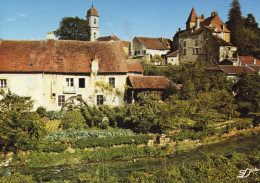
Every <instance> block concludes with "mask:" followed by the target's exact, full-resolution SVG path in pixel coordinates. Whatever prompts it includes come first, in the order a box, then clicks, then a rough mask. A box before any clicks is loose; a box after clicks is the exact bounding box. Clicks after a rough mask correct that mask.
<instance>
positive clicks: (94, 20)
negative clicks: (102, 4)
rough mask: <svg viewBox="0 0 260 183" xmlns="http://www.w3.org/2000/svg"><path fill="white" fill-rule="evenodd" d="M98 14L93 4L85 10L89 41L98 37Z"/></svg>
mask: <svg viewBox="0 0 260 183" xmlns="http://www.w3.org/2000/svg"><path fill="white" fill-rule="evenodd" d="M98 18H99V16H98V11H97V10H96V9H95V8H94V6H93V4H92V7H91V8H90V9H89V10H88V11H87V21H88V22H89V26H90V33H91V36H90V41H95V40H96V39H97V38H99V19H98Z"/></svg>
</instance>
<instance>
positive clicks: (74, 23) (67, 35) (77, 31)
mask: <svg viewBox="0 0 260 183" xmlns="http://www.w3.org/2000/svg"><path fill="white" fill-rule="evenodd" d="M90 34H91V33H90V26H89V24H88V22H87V21H86V20H84V19H80V18H78V17H75V18H73V17H64V18H63V19H62V20H61V22H60V27H59V28H58V29H57V30H56V31H55V35H56V36H57V37H58V38H59V39H62V40H81V41H89V40H90Z"/></svg>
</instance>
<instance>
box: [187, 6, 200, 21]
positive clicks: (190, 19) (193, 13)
mask: <svg viewBox="0 0 260 183" xmlns="http://www.w3.org/2000/svg"><path fill="white" fill-rule="evenodd" d="M197 18H198V16H197V14H196V11H195V9H194V8H192V9H191V12H190V15H189V18H188V20H187V22H195V21H196V19H197Z"/></svg>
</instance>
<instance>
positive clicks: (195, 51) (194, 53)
mask: <svg viewBox="0 0 260 183" xmlns="http://www.w3.org/2000/svg"><path fill="white" fill-rule="evenodd" d="M200 50H201V49H200V48H194V49H193V55H198V54H199V53H200Z"/></svg>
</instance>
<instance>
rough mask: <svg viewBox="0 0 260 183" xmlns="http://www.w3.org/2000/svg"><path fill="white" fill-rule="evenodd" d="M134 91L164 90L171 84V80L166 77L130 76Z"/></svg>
mask: <svg viewBox="0 0 260 183" xmlns="http://www.w3.org/2000/svg"><path fill="white" fill-rule="evenodd" d="M129 80H130V83H131V85H132V87H133V89H157V90H162V89H166V87H167V86H168V85H169V84H170V80H169V79H167V78H166V77H164V76H129Z"/></svg>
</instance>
